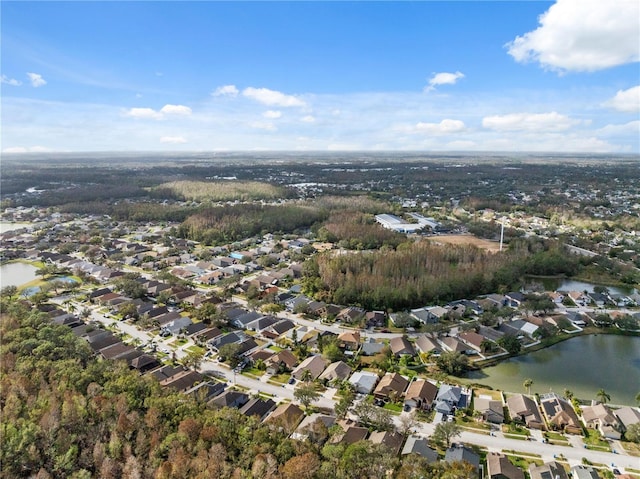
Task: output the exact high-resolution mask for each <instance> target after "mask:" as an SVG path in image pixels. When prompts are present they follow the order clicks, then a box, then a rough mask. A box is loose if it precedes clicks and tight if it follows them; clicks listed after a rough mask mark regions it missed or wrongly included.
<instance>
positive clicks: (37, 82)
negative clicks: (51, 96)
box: [27, 73, 47, 88]
mask: <svg viewBox="0 0 640 479" xmlns="http://www.w3.org/2000/svg"><path fill="white" fill-rule="evenodd" d="M27 76H28V77H29V81H30V82H31V86H32V87H34V88H38V87H41V86H45V85H46V84H47V82H46V80H45V79H44V78H42V75H40V74H38V73H27Z"/></svg>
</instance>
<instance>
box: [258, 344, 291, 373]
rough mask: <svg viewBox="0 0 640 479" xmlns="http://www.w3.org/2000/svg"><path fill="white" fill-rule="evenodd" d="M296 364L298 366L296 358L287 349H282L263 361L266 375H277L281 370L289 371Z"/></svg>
mask: <svg viewBox="0 0 640 479" xmlns="http://www.w3.org/2000/svg"><path fill="white" fill-rule="evenodd" d="M296 364H298V358H296V357H295V356H294V355H293V353H292V352H291V351H289V350H288V349H283V350H282V351H279V352H278V353H276V354H274V355H273V356H271V357H270V358H269V359H267V360H265V365H266V366H267V373H269V374H278V373H279V372H280V371H283V370H284V371H291V370H292V369H293V368H294V367H295V366H296Z"/></svg>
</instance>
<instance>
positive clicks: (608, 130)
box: [597, 120, 640, 138]
mask: <svg viewBox="0 0 640 479" xmlns="http://www.w3.org/2000/svg"><path fill="white" fill-rule="evenodd" d="M597 133H598V134H599V135H603V136H618V135H627V134H635V135H636V138H640V120H634V121H630V122H628V123H625V124H622V125H611V124H610V125H606V126H604V127H602V128H600V129H598V130H597Z"/></svg>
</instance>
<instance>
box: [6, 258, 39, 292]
mask: <svg viewBox="0 0 640 479" xmlns="http://www.w3.org/2000/svg"><path fill="white" fill-rule="evenodd" d="M36 271H37V268H36V267H34V266H31V265H30V264H27V263H7V264H3V265H2V266H0V287H2V288H4V287H6V286H22V285H23V284H25V283H28V282H30V281H33V280H34V279H37V278H38V276H37V275H36Z"/></svg>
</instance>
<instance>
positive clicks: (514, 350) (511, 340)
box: [497, 334, 522, 356]
mask: <svg viewBox="0 0 640 479" xmlns="http://www.w3.org/2000/svg"><path fill="white" fill-rule="evenodd" d="M497 342H498V345H500V347H502V348H504V349H505V350H506V351H507V352H508V353H509V354H510V355H512V356H515V355H516V354H518V353H519V352H520V350H521V349H522V344H521V343H520V340H519V339H518V338H517V337H516V336H514V335H513V334H505V335H504V336H502V337H501V338H498V341H497Z"/></svg>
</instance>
